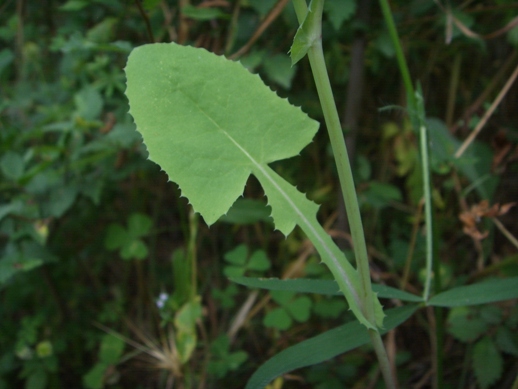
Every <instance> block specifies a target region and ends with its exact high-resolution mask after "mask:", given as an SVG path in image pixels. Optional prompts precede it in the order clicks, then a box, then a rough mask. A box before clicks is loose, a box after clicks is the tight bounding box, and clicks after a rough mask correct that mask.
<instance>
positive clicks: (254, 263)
mask: <svg viewBox="0 0 518 389" xmlns="http://www.w3.org/2000/svg"><path fill="white" fill-rule="evenodd" d="M246 267H247V269H249V270H255V271H265V270H268V269H269V268H270V260H269V259H268V257H267V256H266V253H265V252H264V251H263V250H257V251H254V253H253V254H252V256H251V257H250V259H249V260H248V264H247V266H246Z"/></svg>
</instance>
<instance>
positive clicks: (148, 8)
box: [142, 0, 160, 11]
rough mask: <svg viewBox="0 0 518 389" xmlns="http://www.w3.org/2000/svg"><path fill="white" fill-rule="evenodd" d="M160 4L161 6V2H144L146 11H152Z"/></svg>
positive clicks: (152, 0)
mask: <svg viewBox="0 0 518 389" xmlns="http://www.w3.org/2000/svg"><path fill="white" fill-rule="evenodd" d="M158 4H160V0H144V2H143V3H142V5H143V7H144V9H145V10H146V11H151V10H152V9H153V8H155V7H157V6H158Z"/></svg>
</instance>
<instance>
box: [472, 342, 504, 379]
mask: <svg viewBox="0 0 518 389" xmlns="http://www.w3.org/2000/svg"><path fill="white" fill-rule="evenodd" d="M503 365H504V361H503V359H502V356H501V355H500V353H499V352H498V350H497V348H496V346H495V344H494V343H493V341H492V340H491V338H490V337H489V336H484V337H483V338H482V339H480V340H479V341H478V342H477V343H476V344H475V346H474V347H473V371H474V372H475V376H476V377H477V381H478V383H479V385H480V387H481V388H482V389H485V388H487V387H489V386H490V385H492V384H494V383H495V382H496V381H497V380H498V379H499V378H500V377H501V375H502V369H503Z"/></svg>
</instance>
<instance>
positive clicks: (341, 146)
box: [293, 0, 395, 389]
mask: <svg viewBox="0 0 518 389" xmlns="http://www.w3.org/2000/svg"><path fill="white" fill-rule="evenodd" d="M293 5H294V7H295V12H296V13H297V19H298V21H299V23H301V24H302V23H303V21H304V19H305V17H306V14H307V4H306V2H305V0H293ZM316 6H317V7H323V1H320V2H319V1H317V2H316ZM313 11H315V10H313ZM320 12H321V11H320ZM319 28H320V31H319V33H320V34H319V36H321V23H320V26H319ZM308 58H309V63H310V65H311V71H312V73H313V78H314V80H315V85H316V88H317V92H318V97H319V99H320V104H321V106H322V111H323V113H324V119H325V122H326V126H327V130H328V133H329V138H330V141H331V147H332V149H333V154H334V157H335V163H336V167H337V170H338V177H339V179H340V187H341V189H342V194H343V196H344V203H345V208H346V211H347V217H348V220H349V225H350V228H351V236H352V239H353V246H354V253H355V258H356V264H357V271H358V274H359V276H360V289H361V290H360V293H361V298H362V301H363V302H364V304H363V307H362V309H363V310H364V312H363V314H364V315H365V317H366V318H367V320H369V321H370V322H371V323H376V319H375V314H374V303H373V301H374V300H373V297H374V296H373V294H372V287H371V279H370V271H369V259H368V256H367V246H366V243H365V236H364V233H363V224H362V220H361V215H360V207H359V204H358V198H357V196H356V189H355V186H354V179H353V175H352V170H351V164H350V161H349V155H348V153H347V148H346V147H345V140H344V136H343V132H342V126H341V124H340V118H339V116H338V111H337V109H336V104H335V100H334V96H333V92H332V89H331V83H330V81H329V76H328V73H327V68H326V63H325V59H324V52H323V50H322V39H318V40H316V41H315V42H314V43H313V45H312V46H311V47H310V48H309V50H308ZM369 336H370V337H371V341H372V344H373V346H374V350H375V351H376V355H377V357H378V360H379V363H380V368H381V371H382V374H383V377H384V379H385V383H386V385H387V388H390V389H392V388H395V383H394V382H395V381H394V379H393V377H392V371H391V369H390V362H389V359H388V356H387V353H386V351H385V348H384V345H383V342H382V340H381V336H380V334H379V332H377V331H374V330H369Z"/></svg>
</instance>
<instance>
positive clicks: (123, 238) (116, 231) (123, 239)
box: [104, 224, 129, 250]
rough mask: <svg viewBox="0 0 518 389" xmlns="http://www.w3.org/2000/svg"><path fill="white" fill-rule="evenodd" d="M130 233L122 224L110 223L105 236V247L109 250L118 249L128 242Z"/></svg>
mask: <svg viewBox="0 0 518 389" xmlns="http://www.w3.org/2000/svg"><path fill="white" fill-rule="evenodd" d="M128 239H129V238H128V233H127V232H126V230H125V229H124V227H122V226H121V225H120V224H110V225H109V226H108V230H107V231H106V237H105V238H104V247H106V249H107V250H117V249H118V248H121V247H124V246H125V245H126V244H127V243H128Z"/></svg>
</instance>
